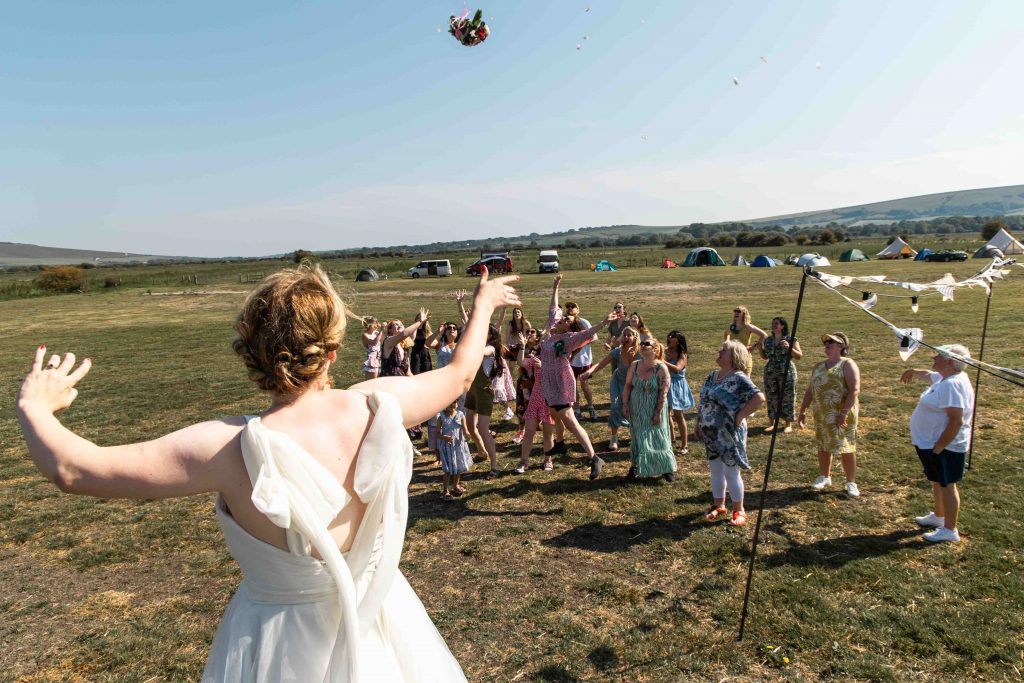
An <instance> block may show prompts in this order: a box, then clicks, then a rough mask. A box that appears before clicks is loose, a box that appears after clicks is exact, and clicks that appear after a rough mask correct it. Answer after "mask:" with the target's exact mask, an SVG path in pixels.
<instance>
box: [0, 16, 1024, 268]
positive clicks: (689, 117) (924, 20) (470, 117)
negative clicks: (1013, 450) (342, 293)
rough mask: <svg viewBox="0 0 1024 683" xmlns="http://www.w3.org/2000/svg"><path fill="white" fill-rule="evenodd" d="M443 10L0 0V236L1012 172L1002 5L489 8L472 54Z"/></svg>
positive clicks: (145, 237)
mask: <svg viewBox="0 0 1024 683" xmlns="http://www.w3.org/2000/svg"><path fill="white" fill-rule="evenodd" d="M463 6H464V5H463V4H462V3H461V2H459V3H454V2H451V3H441V2H436V1H435V0H429V1H420V2H404V1H402V2H393V3H388V4H386V5H380V6H378V5H376V4H373V3H360V4H357V3H340V2H326V1H325V2H298V3H280V2H270V1H269V0H258V1H255V2H248V3H239V2H222V3H198V2H174V3H158V2H144V1H141V0H140V1H139V2H114V1H112V0H110V1H106V2H89V3H83V2H69V1H66V2H47V1H45V0H43V1H40V2H33V3H21V4H17V5H14V4H12V5H10V6H8V7H6V8H5V9H6V12H5V19H6V21H5V22H4V24H3V25H2V26H0V146H2V147H0V149H2V150H3V159H4V163H2V164H0V240H4V241H13V242H29V243H34V244H44V245H48V246H62V247H79V248H95V249H110V250H118V251H129V252H139V253H153V254H175V255H192V256H223V255H258V254H270V253H278V252H283V251H290V250H292V249H296V248H305V249H314V250H320V249H332V248H345V247H352V246H377V245H391V244H402V243H421V242H427V241H434V240H448V239H460V238H479V237H488V236H504V235H518V234H524V233H529V232H539V233H545V232H552V231H556V230H565V229H568V228H573V227H582V226H588V225H610V224H623V223H636V224H644V225H676V224H686V223H690V222H694V221H707V222H710V221H716V220H733V219H743V218H755V217H762V216H770V215H775V214H781V213H791V212H797V211H805V210H813V209H824V208H830V207H835V206H844V205H850V204H860V203H865V202H872V201H881V200H885V199H891V198H897V197H903V196H910V195H918V194H927V193H931V192H942V191H948V190H956V189H967V188H974V187H989V186H998V185H1011V184H1017V183H1021V182H1024V180H1022V175H1021V174H1020V173H1019V172H1018V170H1017V167H1018V165H1019V163H1020V162H1019V160H1020V159H1021V158H1024V125H1022V124H1024V106H1022V105H1024V91H1022V89H1021V88H1020V87H1019V83H1020V71H1021V66H1022V64H1024V45H1022V44H1021V41H1020V40H1019V34H1020V27H1021V26H1022V25H1024V3H1020V2H1014V1H1010V0H1006V1H994V2H986V3H971V2H966V1H963V2H953V1H949V0H930V1H926V0H903V1H902V2H882V1H878V0H861V1H860V2H856V3H853V2H825V1H824V0H820V1H816V2H812V1H807V2H796V1H787V0H780V1H777V2H773V3H758V2H753V1H735V2H731V1H725V0H722V1H718V2H696V1H693V2H683V1H676V2H671V1H667V0H662V1H659V0H652V1H651V2H647V3H642V4H641V3H613V2H608V1H602V0H591V1H590V2H588V1H587V0H583V1H582V2H565V1H564V0H559V1H558V2H550V1H549V2H532V1H527V2H515V3H513V2H507V1H498V2H493V3H489V4H486V5H482V9H483V10H484V14H485V19H486V20H488V21H489V23H490V24H491V27H492V31H493V34H492V36H491V37H490V38H489V39H488V41H487V42H486V43H484V44H483V45H480V46H477V47H474V48H465V47H462V46H460V45H458V44H457V43H456V42H455V40H454V39H453V38H451V37H450V36H449V35H448V34H447V33H445V32H444V29H445V25H446V22H447V17H448V15H449V14H451V13H453V12H455V13H459V12H461V10H462V8H463ZM587 7H589V8H590V11H589V12H587V11H585V10H586V9H587ZM438 29H442V31H441V32H439V31H438ZM584 35H586V36H588V38H587V39H584V38H583V36H584ZM577 45H580V49H579V50H577V49H576V46H577ZM762 56H764V57H765V59H766V60H767V61H766V63H765V62H762V61H761V59H760V58H761V57H762ZM818 64H820V65H821V68H820V69H818V68H817V65H818ZM733 77H737V78H738V79H739V82H740V83H739V85H738V86H736V85H733V83H732V78H733Z"/></svg>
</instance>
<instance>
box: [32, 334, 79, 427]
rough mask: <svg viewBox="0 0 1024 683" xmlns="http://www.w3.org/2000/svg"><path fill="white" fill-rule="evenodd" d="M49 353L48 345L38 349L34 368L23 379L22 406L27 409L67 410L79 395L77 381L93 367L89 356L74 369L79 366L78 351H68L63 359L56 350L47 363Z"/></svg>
mask: <svg viewBox="0 0 1024 683" xmlns="http://www.w3.org/2000/svg"><path fill="white" fill-rule="evenodd" d="M45 357H46V347H45V346H40V347H39V348H38V349H36V355H35V358H34V359H33V361H32V369H31V370H30V371H29V373H28V376H27V377H25V381H23V382H22V383H21V390H20V391H19V392H18V409H19V410H21V411H23V412H28V411H30V410H33V409H41V410H46V411H47V412H49V413H51V414H53V413H56V412H60V411H61V410H64V409H65V408H67V407H68V406H70V405H71V404H72V403H73V402H74V400H75V397H77V396H78V390H77V389H75V385H76V384H78V382H79V381H80V380H81V379H82V378H83V377H85V375H86V374H87V373H88V372H89V368H91V367H92V360H91V359H89V358H86V359H85V360H84V361H82V363H81V364H80V365H79V366H78V368H76V369H75V370H74V372H72V368H74V366H75V354H73V353H66V354H64V359H63V360H61V358H60V356H58V355H56V354H54V355H52V356H50V360H49V361H47V362H46V364H45V365H44V364H43V359H44V358H45Z"/></svg>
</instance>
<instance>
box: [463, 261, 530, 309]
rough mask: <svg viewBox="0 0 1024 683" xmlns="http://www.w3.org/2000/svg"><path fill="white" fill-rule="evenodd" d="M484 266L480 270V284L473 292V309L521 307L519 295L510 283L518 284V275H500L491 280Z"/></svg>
mask: <svg viewBox="0 0 1024 683" xmlns="http://www.w3.org/2000/svg"><path fill="white" fill-rule="evenodd" d="M488 275H489V274H488V272H487V268H486V266H485V267H484V268H482V269H481V272H480V282H479V284H477V286H476V291H475V292H473V308H474V309H475V308H476V307H477V306H481V305H485V306H490V307H491V309H495V308H499V307H501V306H522V302H521V301H519V295H518V294H517V293H516V290H515V288H514V287H512V285H511V283H513V282H518V281H519V276H518V275H502V276H501V277H496V278H494V279H491V278H490V277H488Z"/></svg>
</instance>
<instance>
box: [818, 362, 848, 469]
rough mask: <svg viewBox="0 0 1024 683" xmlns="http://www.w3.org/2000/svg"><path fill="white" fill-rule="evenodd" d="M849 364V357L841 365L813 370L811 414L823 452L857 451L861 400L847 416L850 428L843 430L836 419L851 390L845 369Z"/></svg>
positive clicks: (822, 365) (823, 365)
mask: <svg viewBox="0 0 1024 683" xmlns="http://www.w3.org/2000/svg"><path fill="white" fill-rule="evenodd" d="M849 362H850V359H849V358H840V359H839V362H838V363H836V364H835V365H833V366H832V367H831V368H830V367H828V361H822V362H820V363H818V364H817V365H815V366H814V369H813V370H811V397H812V400H811V411H812V414H813V415H814V436H815V439H816V440H817V442H818V450H819V451H825V452H828V453H856V452H857V414H858V412H859V407H860V406H859V403H860V402H859V400H854V402H853V407H852V408H850V414H849V415H847V417H846V426H845V427H840V426H838V425H837V424H836V416H837V415H838V414H839V409H840V407H841V406H842V405H843V401H845V400H846V395H847V392H848V391H849V390H850V388H849V387H848V386H847V385H846V375H845V374H844V373H843V368H844V367H845V366H846V364H847V363H849Z"/></svg>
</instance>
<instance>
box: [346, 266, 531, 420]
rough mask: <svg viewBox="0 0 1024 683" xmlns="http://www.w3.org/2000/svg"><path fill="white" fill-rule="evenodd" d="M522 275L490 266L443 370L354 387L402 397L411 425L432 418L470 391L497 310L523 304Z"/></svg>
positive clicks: (378, 380) (407, 418)
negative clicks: (492, 274)
mask: <svg viewBox="0 0 1024 683" xmlns="http://www.w3.org/2000/svg"><path fill="white" fill-rule="evenodd" d="M518 279H519V276H518V275H505V276H504V277H497V278H494V279H493V280H492V279H490V278H488V276H487V269H486V268H485V269H484V271H483V274H482V275H481V276H480V283H479V284H478V285H477V287H476V291H475V292H474V294H473V309H472V313H470V316H469V320H468V322H467V323H466V327H465V329H464V330H463V331H462V335H461V336H460V337H459V343H458V345H457V346H456V347H455V354H454V355H453V356H452V360H451V362H450V363H449V364H448V365H446V366H445V367H443V368H441V369H440V370H431V371H430V372H423V373H420V374H418V375H415V376H413V377H378V378H377V379H371V380H368V381H366V382H361V383H359V384H356V385H355V386H353V387H352V388H353V389H358V390H360V391H384V392H387V393H389V394H392V395H393V396H394V397H395V398H397V399H398V402H399V404H400V405H401V407H402V419H403V420H404V421H405V424H406V426H407V427H411V426H412V425H417V424H420V423H422V422H423V421H424V420H428V419H430V418H432V417H433V416H434V415H437V414H438V413H439V412H441V410H442V409H444V408H445V407H446V406H449V405H451V402H452V401H454V400H455V399H457V398H458V397H459V396H460V395H462V394H464V393H465V392H466V391H468V390H469V385H470V384H471V383H472V382H473V377H474V376H475V375H476V371H477V369H478V368H479V367H480V363H481V361H482V360H483V357H484V346H485V345H486V342H487V326H488V325H489V324H490V320H491V316H492V315H493V314H494V309H496V308H498V307H500V306H520V305H522V304H521V303H520V301H519V295H518V294H516V290H515V289H513V288H512V283H513V282H515V281H517V280H518Z"/></svg>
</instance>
